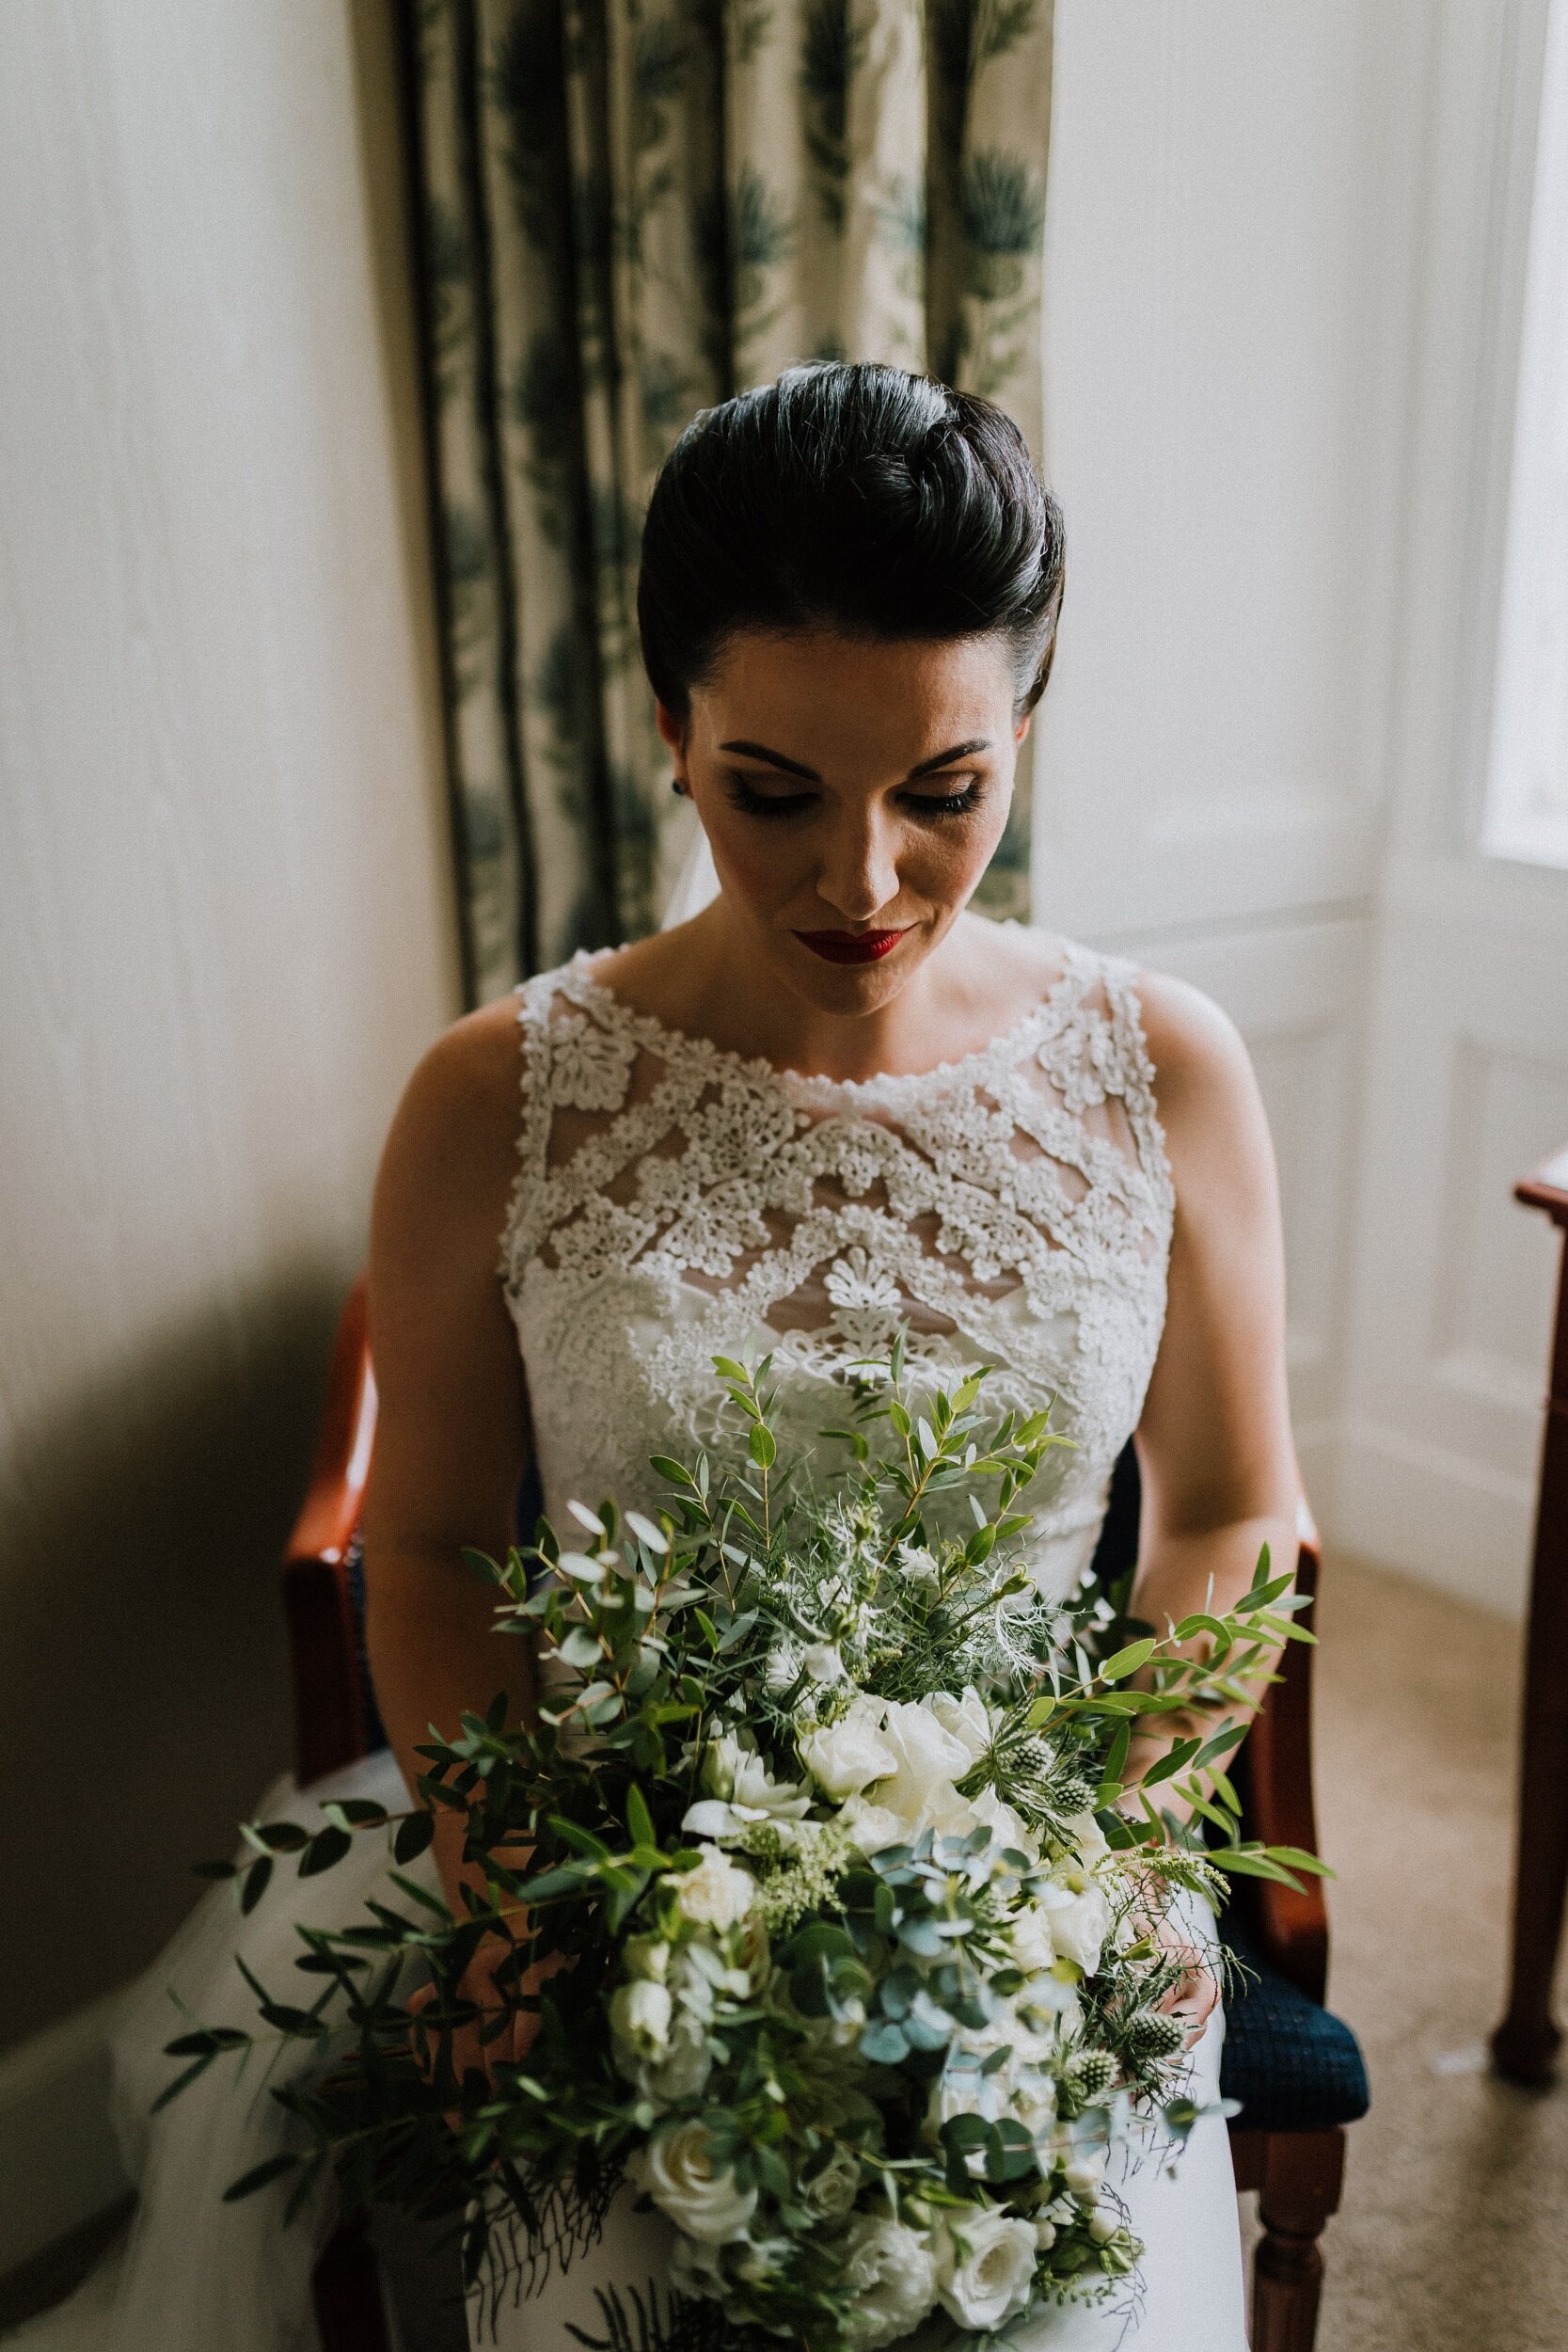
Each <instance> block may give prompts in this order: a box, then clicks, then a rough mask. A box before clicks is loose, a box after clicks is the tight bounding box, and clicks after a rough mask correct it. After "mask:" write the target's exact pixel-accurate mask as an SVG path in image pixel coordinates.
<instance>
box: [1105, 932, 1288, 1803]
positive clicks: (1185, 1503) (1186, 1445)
mask: <svg viewBox="0 0 1568 2352" xmlns="http://www.w3.org/2000/svg"><path fill="white" fill-rule="evenodd" d="M1139 985H1140V990H1141V993H1142V1001H1143V1010H1144V1028H1145V1034H1146V1037H1147V1038H1148V1049H1149V1055H1150V1058H1151V1060H1152V1061H1153V1064H1154V1070H1155V1084H1156V1094H1157V1099H1158V1104H1159V1111H1160V1118H1161V1121H1162V1124H1163V1125H1164V1130H1165V1140H1166V1147H1167V1150H1168V1152H1169V1155H1170V1162H1171V1172H1172V1176H1173V1179H1174V1182H1175V1186H1176V1224H1175V1232H1174V1234H1173V1237H1172V1243H1171V1259H1170V1285H1169V1296H1168V1301H1167V1306H1166V1312H1165V1326H1164V1335H1163V1337H1162V1339H1161V1343H1160V1351H1159V1355H1158V1357H1157V1359H1156V1360H1155V1365H1154V1372H1153V1375H1152V1377H1151V1379H1150V1381H1149V1387H1148V1397H1147V1399H1146V1401H1145V1405H1144V1412H1143V1418H1142V1420H1141V1421H1140V1422H1139V1425H1138V1431H1137V1438H1136V1443H1137V1450H1138V1465H1139V1470H1140V1471H1141V1474H1142V1486H1143V1516H1142V1522H1141V1526H1140V1530H1139V1545H1138V1574H1137V1580H1136V1583H1135V1586H1134V1589H1133V1596H1132V1609H1133V1612H1134V1613H1135V1614H1136V1615H1138V1616H1140V1617H1143V1618H1146V1619H1147V1620H1148V1622H1149V1623H1150V1624H1151V1625H1153V1626H1154V1627H1156V1628H1157V1629H1159V1630H1161V1631H1162V1632H1163V1631H1164V1628H1165V1626H1166V1624H1167V1622H1168V1621H1171V1620H1175V1621H1180V1619H1181V1618H1182V1617H1184V1616H1186V1615H1188V1614H1190V1613H1192V1612H1193V1611H1195V1610H1201V1609H1209V1608H1212V1610H1213V1611H1214V1612H1215V1613H1217V1614H1218V1613H1224V1612H1225V1611H1226V1610H1227V1609H1228V1608H1230V1607H1232V1606H1233V1605H1234V1604H1235V1603H1236V1602H1237V1601H1239V1600H1240V1599H1241V1598H1242V1597H1243V1595H1244V1594H1245V1592H1246V1590H1247V1588H1248V1586H1249V1585H1250V1584H1251V1582H1252V1578H1253V1572H1254V1570H1255V1568H1256V1566H1257V1563H1258V1555H1259V1549H1261V1547H1262V1546H1263V1545H1264V1544H1265V1543H1266V1544H1267V1545H1268V1546H1269V1549H1270V1553H1271V1556H1272V1562H1273V1565H1274V1568H1275V1572H1276V1573H1279V1574H1283V1573H1285V1572H1286V1571H1293V1570H1294V1567H1295V1558H1296V1504H1297V1500H1298V1497H1299V1495H1300V1493H1301V1472H1300V1470H1299V1468H1298V1466H1297V1462H1296V1454H1295V1446H1294V1442H1293V1440H1292V1438H1291V1421H1290V1406H1289V1400H1288V1397H1287V1393H1286V1377H1285V1259H1284V1244H1283V1238H1282V1234H1281V1231H1280V1218H1279V1190H1278V1182H1277V1178H1276V1175H1275V1159H1274V1150H1273V1146H1272V1144H1271V1142H1270V1139H1269V1129H1268V1121H1267V1120H1266V1118H1265V1117H1264V1113H1263V1105H1262V1102H1261V1100H1260V1098H1259V1091H1258V1082H1257V1079H1256V1078H1255V1077H1254V1075H1253V1071H1252V1065H1251V1062H1250V1061H1249V1059H1248V1057H1247V1052H1246V1048H1245V1046H1244V1045H1243V1042H1242V1040H1241V1038H1240V1037H1239V1035H1238V1034H1237V1031H1236V1029H1235V1027H1234V1025H1232V1023H1231V1022H1230V1021H1229V1020H1228V1019H1227V1017H1226V1015H1225V1014H1224V1013H1222V1012H1221V1011H1220V1009H1219V1008H1218V1007H1217V1006H1216V1005H1214V1004H1213V1003H1212V1002H1211V1000H1210V999H1209V998H1208V997H1207V996H1204V995H1203V994H1201V993H1199V991H1198V990H1196V989H1195V988H1190V987H1188V986H1187V985H1186V984H1185V982H1183V981H1180V980H1174V979H1168V978H1165V977H1159V976H1157V975H1155V974H1153V973H1144V974H1140V976H1139ZM1211 1587H1212V1599H1211V1598H1210V1597H1209V1596H1210V1592H1211ZM1200 1727H1201V1728H1204V1729H1206V1730H1212V1729H1213V1728H1214V1725H1213V1724H1208V1725H1204V1726H1199V1725H1197V1724H1194V1725H1192V1726H1191V1728H1193V1729H1197V1728H1200ZM1185 1728H1188V1726H1185V1725H1182V1724H1180V1719H1173V1718H1165V1719H1164V1720H1163V1721H1162V1722H1160V1723H1159V1724H1157V1725H1151V1726H1150V1736H1149V1737H1148V1738H1147V1739H1143V1740H1138V1741H1136V1742H1135V1743H1134V1747H1133V1752H1132V1758H1131V1760H1130V1771H1131V1773H1132V1775H1133V1776H1135V1775H1136V1774H1137V1772H1139V1771H1140V1770H1143V1771H1147V1770H1148V1766H1149V1764H1151V1763H1152V1762H1153V1760H1154V1758H1155V1757H1156V1756H1159V1755H1161V1754H1163V1753H1164V1750H1165V1748H1166V1747H1167V1746H1168V1745H1169V1744H1170V1741H1171V1740H1172V1739H1173V1738H1174V1737H1176V1736H1178V1733H1179V1731H1180V1730H1182V1729H1185ZM1162 1801H1163V1802H1164V1803H1167V1804H1172V1806H1173V1809H1176V1808H1175V1804H1174V1800H1172V1799H1171V1797H1170V1794H1169V1790H1168V1788H1167V1789H1166V1791H1165V1792H1164V1797H1163V1799H1162Z"/></svg>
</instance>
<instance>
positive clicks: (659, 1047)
mask: <svg viewBox="0 0 1568 2352" xmlns="http://www.w3.org/2000/svg"><path fill="white" fill-rule="evenodd" d="M1005 928H1011V929H1013V930H1017V929H1019V928H1020V926H1019V925H1018V923H1017V920H1016V918H1015V917H1012V916H1008V917H1007V918H1006V926H1005ZM1063 945H1064V947H1065V950H1066V953H1065V956H1064V960H1063V963H1062V968H1061V971H1060V972H1059V973H1058V974H1057V976H1056V977H1055V978H1054V979H1053V981H1052V983H1051V985H1050V987H1049V988H1048V989H1047V990H1046V992H1045V993H1044V994H1043V995H1042V996H1041V997H1040V998H1039V999H1038V1000H1037V1002H1036V1003H1035V1004H1033V1005H1031V1006H1029V1007H1028V1009H1026V1010H1025V1011H1024V1012H1023V1013H1022V1014H1021V1015H1020V1017H1019V1019H1018V1020H1016V1021H1014V1022H1011V1023H1010V1024H1009V1025H1008V1026H1007V1027H1006V1029H1003V1030H1001V1031H1000V1032H999V1033H998V1034H997V1035H996V1036H995V1037H993V1038H991V1039H990V1040H989V1041H987V1043H985V1044H984V1045H977V1046H975V1047H974V1050H973V1052H971V1053H968V1054H960V1055H959V1056H958V1057H956V1058H955V1059H953V1060H950V1061H940V1062H937V1063H935V1064H933V1066H932V1067H931V1068H930V1069H929V1070H912V1071H878V1072H874V1073H873V1074H872V1075H871V1076H870V1077H869V1078H832V1077H829V1076H828V1075H827V1074H826V1073H821V1072H816V1071H802V1070H789V1069H785V1068H784V1067H782V1066H781V1065H780V1064H779V1063H777V1062H771V1061H768V1058H767V1057H766V1056H764V1055H760V1054H741V1053H738V1052H736V1049H735V1048H734V1047H733V1046H729V1045H721V1044H719V1043H718V1042H717V1041H716V1040H715V1039H713V1038H709V1037H703V1036H700V1035H699V1034H697V1033H696V1032H695V1031H692V1030H689V1029H680V1028H676V1027H675V1026H674V1025H673V1024H672V1023H670V1022H667V1021H664V1020H661V1019H660V1017H659V1015H658V1014H657V1013H653V1012H644V1011H643V1010H641V1009H640V1008H639V1007H638V1006H635V1005H630V1004H628V1003H627V1002H626V998H625V997H624V996H621V995H618V994H617V993H616V992H615V990H614V989H612V988H610V986H609V985H608V984H607V983H606V982H605V981H604V980H601V979H600V978H599V977H597V974H596V973H595V972H594V968H593V967H594V965H595V964H596V963H597V962H598V961H600V960H601V958H603V957H605V956H611V955H619V954H621V953H622V949H621V948H620V947H597V948H588V947H579V948H578V950H577V952H576V954H575V955H573V956H572V957H571V958H570V960H569V961H568V962H567V963H566V964H565V965H564V966H562V967H561V969H560V971H559V972H558V974H557V976H556V977H557V984H558V985H559V986H560V987H561V988H562V993H564V994H566V995H568V996H571V997H574V998H575V999H576V1001H577V1002H578V1004H579V1005H581V1006H583V1007H584V1008H585V1009H590V1010H592V1011H594V1012H595V1013H596V1014H597V1015H598V1016H599V1017H600V1019H601V1020H603V1021H605V1022H607V1023H609V1024H610V1025H612V1026H614V1027H617V1028H619V1029H621V1030H622V1031H623V1032H624V1033H625V1034H626V1035H627V1036H629V1037H631V1038H634V1039H635V1040H636V1041H637V1042H638V1043H639V1044H640V1045H642V1046H644V1047H646V1048H647V1049H648V1050H649V1051H651V1052H654V1053H657V1054H659V1055H661V1056H662V1057H665V1058H666V1059H669V1058H670V1057H681V1058H684V1059H686V1060H689V1061H690V1060H694V1061H696V1062H698V1063H700V1064H702V1065H703V1066H705V1068H707V1069H709V1070H712V1071H720V1070H728V1071H731V1072H733V1073H737V1074H739V1075H740V1076H743V1077H745V1078H748V1079H750V1080H751V1081H752V1083H753V1084H756V1085H765V1086H766V1085H772V1086H775V1087H778V1088H780V1089H782V1090H783V1091H784V1092H785V1093H786V1094H790V1095H794V1096H796V1097H798V1098H800V1099H801V1100H804V1101H816V1102H819V1103H820V1102H823V1101H837V1100H845V1099H847V1100H848V1101H850V1102H853V1103H885V1104H892V1103H898V1102H907V1101H909V1100H910V1098H911V1092H913V1091H915V1090H918V1089H921V1088H924V1087H929V1086H940V1087H946V1086H949V1085H952V1084H954V1083H955V1082H958V1081H962V1082H963V1083H965V1084H967V1085H972V1084H974V1081H975V1079H976V1078H977V1077H979V1076H980V1075H982V1074H983V1073H985V1072H987V1071H993V1072H994V1071H1000V1070H1006V1069H1007V1068H1009V1067H1011V1065H1012V1064H1014V1063H1015V1062H1017V1061H1018V1060H1019V1059H1020V1058H1021V1057H1022V1056H1023V1055H1025V1054H1027V1053H1029V1052H1031V1051H1032V1050H1033V1049H1034V1048H1035V1047H1036V1046H1037V1045H1038V1044H1039V1043H1040V1042H1041V1041H1042V1040H1043V1039H1044V1038H1046V1037H1048V1036H1049V1035H1050V1033H1051V1031H1052V1030H1053V1028H1054V1027H1056V1026H1057V1025H1059V1024H1060V1022H1061V1020H1062V1018H1063V1016H1064V1013H1065V1012H1067V1011H1069V1010H1070V1009H1071V1002H1072V991H1073V987H1074V984H1075V983H1076V982H1078V981H1081V980H1082V979H1083V978H1084V977H1085V975H1086V974H1088V973H1089V972H1090V971H1092V969H1093V967H1094V961H1095V959H1094V958H1093V956H1092V954H1091V953H1090V952H1089V951H1088V950H1086V949H1085V948H1084V947H1083V946H1080V944H1079V943H1078V942H1077V941H1075V940H1067V941H1064V943H1063Z"/></svg>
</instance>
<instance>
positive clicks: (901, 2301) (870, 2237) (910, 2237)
mask: <svg viewBox="0 0 1568 2352" xmlns="http://www.w3.org/2000/svg"><path fill="white" fill-rule="evenodd" d="M845 2277H846V2279H847V2281H848V2283H849V2285H850V2286H851V2287H852V2288H853V2289H854V2294H855V2307H854V2311H853V2312H852V2314H851V2316H850V2321H849V2325H850V2328H851V2330H852V2331H853V2335H854V2340H855V2343H856V2344H857V2345H858V2346H859V2347H860V2352H878V2346H879V2345H880V2344H891V2343H893V2341H894V2339H895V2337H897V2336H907V2335H909V2334H910V2333H911V2330H912V2329H913V2328H918V2327H919V2325H920V2323H921V2321H922V2320H923V2319H924V2318H925V2317H926V2314H927V2312H928V2311H929V2310H930V2309H931V2306H932V2305H933V2303H935V2301H936V2299H937V2265H936V2257H935V2255H934V2254H933V2253H932V2251H931V2242H930V2239H929V2238H928V2237H927V2235H926V2233H925V2232H924V2231H923V2230H911V2229H910V2228H909V2227H908V2226H907V2225H906V2224H905V2223H904V2222H902V2221H887V2220H882V2219H879V2218H878V2217H875V2216H873V2215H870V2214H862V2215H860V2216H859V2217H857V2218H856V2219H855V2220H854V2221H852V2222H851V2223H850V2225H849V2235H848V2240H847V2247H846V2260H845Z"/></svg>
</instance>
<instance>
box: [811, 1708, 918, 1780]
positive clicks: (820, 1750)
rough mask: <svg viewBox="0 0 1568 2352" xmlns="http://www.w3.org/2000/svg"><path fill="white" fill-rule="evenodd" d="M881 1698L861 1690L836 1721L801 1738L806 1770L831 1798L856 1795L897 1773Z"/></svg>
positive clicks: (896, 1762) (895, 1759)
mask: <svg viewBox="0 0 1568 2352" xmlns="http://www.w3.org/2000/svg"><path fill="white" fill-rule="evenodd" d="M883 1712H884V1709H883V1706H882V1702H881V1701H880V1700H879V1699H873V1698H867V1697H866V1695H865V1694H864V1692H857V1693H856V1695H855V1697H854V1698H853V1699H852V1700H851V1701H850V1703H849V1708H848V1712H847V1714H844V1715H841V1716H840V1717H839V1719H838V1721H837V1723H836V1724H825V1725H824V1726H823V1727H822V1728H821V1729H820V1730H817V1731H808V1732H807V1733H806V1735H805V1737H804V1739H803V1740H801V1741H800V1756H801V1760H802V1761H803V1763H804V1765H805V1767H806V1770H807V1772H810V1774H811V1776H812V1778H813V1779H814V1780H815V1781H816V1783H817V1784H818V1786H819V1787H821V1788H825V1789H826V1790H827V1792H828V1794H829V1796H830V1797H840V1798H843V1797H854V1796H858V1795H859V1794H860V1791H861V1790H862V1789H863V1788H868V1787H869V1786H870V1784H871V1782H872V1781H874V1780H882V1779H885V1777H886V1776H887V1774H888V1773H889V1772H895V1771H896V1770H897V1766H898V1758H897V1756H896V1755H895V1752H894V1750H893V1748H892V1747H891V1746H890V1744H889V1743H888V1741H887V1740H884V1739H883V1737H882V1734H881V1722H882V1715H883Z"/></svg>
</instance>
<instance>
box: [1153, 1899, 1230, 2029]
mask: <svg viewBox="0 0 1568 2352" xmlns="http://www.w3.org/2000/svg"><path fill="white" fill-rule="evenodd" d="M1155 1941H1156V1942H1157V1943H1158V1944H1160V1945H1161V1946H1163V1947H1164V1950H1165V1951H1167V1952H1168V1953H1169V1954H1170V1956H1171V1957H1172V1959H1174V1960H1180V1962H1181V1963H1182V1972H1181V1976H1180V1979H1179V1980H1178V1981H1177V1982H1176V1983H1175V1984H1173V1985H1172V1986H1171V1988H1170V1991H1169V1992H1168V1993H1167V1994H1165V1995H1164V1999H1163V2000H1161V2001H1160V2002H1159V2003H1158V2004H1157V2007H1158V2008H1160V2009H1161V2010H1164V2013H1165V2014H1166V2016H1169V2017H1176V2018H1180V2021H1181V2024H1182V2025H1183V2026H1185V2028H1186V2036H1187V2038H1186V2042H1185V2045H1184V2046H1185V2047H1186V2048H1187V2049H1189V2050H1190V2049H1192V2047H1193V2046H1194V2044H1195V2043H1196V2042H1198V2041H1199V2040H1200V2039H1201V2038H1202V2034H1203V2030H1204V2028H1205V2026H1207V2025H1208V2023H1209V2020H1210V2018H1211V2017H1212V2015H1213V2013H1214V2009H1215V2006H1216V2004H1217V2003H1218V2001H1219V1997H1220V1987H1219V1979H1218V1978H1217V1977H1216V1976H1215V1974H1214V1972H1213V1970H1212V1968H1211V1967H1210V1965H1209V1963H1208V1961H1207V1960H1206V1959H1205V1957H1204V1955H1203V1954H1202V1953H1201V1952H1200V1951H1199V1950H1198V1948H1197V1947H1196V1944H1192V1943H1189V1942H1188V1940H1187V1938H1186V1936H1184V1935H1183V1934H1182V1932H1181V1930H1180V1927H1179V1926H1178V1925H1177V1924H1176V1922H1175V1921H1174V1920H1173V1919H1170V1918H1164V1919H1162V1920H1161V1921H1160V1923H1159V1925H1158V1927H1157V1928H1156V1929H1155Z"/></svg>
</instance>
